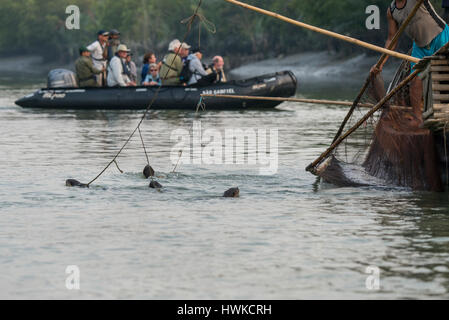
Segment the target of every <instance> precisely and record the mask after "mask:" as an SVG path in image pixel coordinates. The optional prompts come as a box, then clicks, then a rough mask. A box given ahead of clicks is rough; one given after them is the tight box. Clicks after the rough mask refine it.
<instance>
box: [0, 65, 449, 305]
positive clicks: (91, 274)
mask: <svg viewBox="0 0 449 320" xmlns="http://www.w3.org/2000/svg"><path fill="white" fill-rule="evenodd" d="M254 69H257V70H258V69H259V68H258V67H255V68H254ZM254 73H256V71H254ZM332 77H334V76H332ZM300 80H301V79H300ZM334 80H335V79H334ZM362 80H363V79H362ZM338 82H340V84H338ZM355 82H357V81H355ZM44 85H45V84H44V83H43V78H35V79H33V78H31V79H24V80H20V79H15V80H14V81H13V80H12V78H11V77H9V76H8V75H2V76H1V80H0V128H1V129H0V132H1V135H0V146H1V149H0V150H1V158H0V177H1V179H0V288H1V289H0V298H8V299H19V298H30V299H41V298H50V299H56V298H62V299H76V298H82V299H108V298H119V299H311V298H318V299H321V298H326V299H327V298H330V299H334V298H335V299H396V298H413V299H415V298H421V299H427V298H437V299H440V298H446V299H447V298H449V210H448V206H449V197H448V194H447V193H442V194H434V193H422V192H412V191H409V190H404V189H394V188H387V189H386V188H367V187H366V188H338V187H335V186H332V185H329V184H323V183H320V182H318V181H317V180H316V178H315V177H314V176H312V175H311V174H309V173H307V172H306V171H305V170H304V168H305V167H306V166H307V164H309V163H310V162H311V161H312V160H314V159H315V158H316V157H317V156H318V155H319V154H320V153H321V152H322V151H323V150H324V149H325V148H326V147H327V146H328V145H329V143H330V141H331V139H332V137H333V135H334V134H335V131H336V128H337V126H338V125H339V123H340V122H341V120H342V119H343V117H344V115H345V112H346V109H344V108H342V107H335V106H326V105H324V106H323V105H307V104H297V103H284V104H282V105H281V106H280V107H278V108H277V109H276V110H270V111H260V110H259V111H245V112H239V111H222V112H201V113H200V114H198V115H196V114H195V113H194V112H177V111H176V112H175V111H170V112H165V111H153V112H150V115H149V119H147V120H146V121H145V122H144V124H143V126H142V134H143V137H144V139H145V142H146V147H147V150H148V153H149V157H150V162H151V165H152V166H153V168H154V169H155V170H156V172H157V173H156V174H157V176H158V178H157V179H158V181H159V182H160V183H161V184H162V185H164V188H163V189H162V190H161V191H160V192H158V191H156V190H153V189H150V188H148V183H149V181H147V180H145V179H143V177H142V174H141V172H142V169H143V167H144V166H145V164H146V159H145V155H144V153H143V152H142V148H141V144H140V140H139V139H138V136H137V137H135V138H134V139H133V140H132V141H131V143H130V145H129V148H127V149H125V151H124V153H123V155H122V156H120V157H119V159H118V165H119V167H120V168H121V170H123V171H124V173H123V174H122V173H120V172H119V170H118V169H117V168H116V167H115V165H113V166H111V167H110V169H109V170H108V171H106V173H105V175H104V176H102V177H101V178H100V179H99V180H97V181H96V182H95V183H94V184H93V185H92V187H91V188H90V189H80V188H68V187H65V180H66V179H68V178H75V179H78V180H80V181H82V182H88V181H89V180H91V179H92V178H94V177H95V176H96V175H97V174H98V173H99V172H100V170H101V169H103V167H104V166H105V165H106V164H107V163H108V162H109V161H110V160H111V159H112V157H113V156H114V154H115V153H116V152H117V150H118V149H119V148H120V147H121V145H122V144H123V142H124V140H125V139H126V137H127V136H128V135H129V134H130V132H131V131H132V130H133V129H134V128H135V126H136V124H137V122H138V121H139V118H140V116H141V111H74V110H72V111H57V110H25V109H22V108H20V107H17V106H15V105H14V101H15V100H16V99H17V98H19V97H22V96H24V95H26V94H28V93H30V92H32V91H34V90H35V89H37V88H39V87H42V86H44ZM358 86H359V84H352V85H351V86H349V87H348V86H344V89H345V90H342V87H343V86H341V81H329V82H328V83H327V85H325V86H323V85H322V86H319V85H318V83H316V84H315V85H312V86H309V88H308V89H307V86H305V87H304V88H305V89H300V90H299V96H306V97H313V98H321V97H324V98H329V97H339V98H347V99H351V98H353V97H354V96H355V94H356V92H357V89H358ZM194 121H196V122H195V123H196V124H197V125H198V123H201V126H202V129H203V130H206V129H215V130H216V131H218V132H220V133H222V134H223V135H225V132H226V129H230V128H240V129H251V128H253V129H254V130H255V132H257V129H266V130H270V129H276V130H277V135H278V139H277V141H278V152H277V153H272V154H277V156H278V159H277V166H276V168H277V171H276V172H275V174H272V175H262V174H261V170H260V168H261V167H260V166H259V165H245V164H243V165H229V164H228V165H227V164H221V165H205V164H180V165H179V166H178V167H177V169H176V172H175V173H172V170H173V168H174V164H173V161H172V160H170V152H172V151H173V150H174V151H173V152H175V151H177V149H176V147H175V144H176V141H173V140H172V139H171V135H172V133H173V132H174V130H179V129H184V130H187V131H188V130H191V128H192V125H193V123H194ZM203 132H204V131H203ZM270 146H271V144H270ZM175 153H176V152H175ZM237 186H238V187H239V188H240V198H232V199H229V198H222V197H221V195H222V194H223V192H224V191H225V190H226V189H228V188H230V187H237ZM68 266H76V268H77V270H78V271H79V276H80V277H79V280H80V282H79V283H80V289H79V290H69V289H68V288H67V286H66V280H67V278H68V277H69V276H71V275H73V274H71V273H66V269H67V267H68ZM377 270H378V271H379V277H378V279H379V288H377V287H376V281H375V279H376V278H377ZM68 271H70V270H68ZM373 279H374V281H372V280H373ZM373 284H374V285H373ZM69 287H70V286H69Z"/></svg>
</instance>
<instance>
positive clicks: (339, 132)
mask: <svg viewBox="0 0 449 320" xmlns="http://www.w3.org/2000/svg"><path fill="white" fill-rule="evenodd" d="M423 2H424V0H420V1H418V2H417V3H416V5H415V7H414V8H413V10H412V12H410V14H409V16H408V17H407V19H406V20H405V21H404V22H403V23H402V24H401V27H400V28H399V30H398V31H397V32H396V34H395V35H394V37H393V39H391V42H390V45H389V46H388V49H389V50H390V49H392V48H393V47H394V45H395V44H396V42H398V40H399V37H400V36H401V34H402V33H403V32H404V30H405V28H406V27H407V26H408V24H409V23H410V21H411V20H412V18H413V17H414V16H415V14H416V12H417V11H418V9H419V7H420V6H421V4H422V3H423ZM386 58H387V54H385V53H383V54H382V56H381V57H380V59H379V61H377V64H376V68H379V67H380V65H381V64H382V63H383V62H384V61H385V59H386ZM370 80H371V74H369V75H368V77H367V78H366V80H365V83H364V84H363V87H362V89H361V90H360V92H359V94H358V95H357V97H356V98H355V100H354V104H353V105H352V107H351V109H349V111H348V114H347V115H346V117H345V118H344V119H343V122H342V123H341V125H340V128H338V131H337V133H336V135H335V137H334V140H332V143H334V142H335V141H336V140H337V139H338V137H339V136H340V135H341V133H342V132H343V130H344V128H345V126H346V123H347V122H348V121H349V119H350V118H351V116H352V114H353V112H354V110H355V108H356V107H357V106H358V104H359V102H360V99H362V96H363V94H364V93H365V91H366V89H367V88H368V86H369V84H370Z"/></svg>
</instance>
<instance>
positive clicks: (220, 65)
mask: <svg viewBox="0 0 449 320" xmlns="http://www.w3.org/2000/svg"><path fill="white" fill-rule="evenodd" d="M209 73H215V74H216V77H215V79H214V83H221V82H227V79H226V75H225V72H224V60H223V57H222V56H215V57H213V58H212V66H211V68H210V69H209Z"/></svg>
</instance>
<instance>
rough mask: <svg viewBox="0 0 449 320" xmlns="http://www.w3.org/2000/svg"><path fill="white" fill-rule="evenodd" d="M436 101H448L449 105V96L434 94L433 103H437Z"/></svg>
mask: <svg viewBox="0 0 449 320" xmlns="http://www.w3.org/2000/svg"><path fill="white" fill-rule="evenodd" d="M435 100H443V101H444V100H448V103H449V94H441V93H434V94H433V101H434V102H435Z"/></svg>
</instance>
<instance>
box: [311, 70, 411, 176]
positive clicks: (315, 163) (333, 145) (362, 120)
mask: <svg viewBox="0 0 449 320" xmlns="http://www.w3.org/2000/svg"><path fill="white" fill-rule="evenodd" d="M418 73H419V71H418V70H415V71H413V73H411V74H410V75H409V76H408V77H407V78H405V79H404V80H402V82H401V83H399V84H398V85H397V86H396V87H395V88H394V89H393V90H392V91H390V93H389V94H387V95H386V96H385V97H384V98H383V99H382V100H381V101H379V103H377V104H376V105H375V106H374V107H373V108H372V109H371V110H370V111H368V113H366V114H365V115H364V116H363V117H362V118H361V119H360V120H359V121H358V122H357V123H356V124H355V125H354V126H353V127H352V128H351V129H349V130H348V131H346V133H345V134H343V135H342V136H340V137H339V138H338V139H337V140H336V141H335V142H334V143H332V145H331V146H330V147H329V148H328V149H327V150H326V151H325V152H323V153H322V154H321V155H320V156H319V157H318V158H317V159H316V160H315V161H313V162H312V163H311V164H309V165H308V166H307V168H306V170H307V171H309V172H312V173H314V174H315V173H316V166H317V165H318V164H319V163H321V161H323V159H325V158H327V157H328V156H329V154H330V153H331V152H332V151H333V150H334V149H335V148H336V147H338V146H339V145H340V143H342V142H343V141H344V140H345V139H346V138H347V137H348V136H349V135H350V134H352V133H353V132H354V131H355V130H357V129H358V128H359V127H360V126H361V125H362V124H363V123H364V122H365V121H366V120H368V119H369V117H371V116H372V115H373V114H374V113H375V112H376V111H377V110H379V109H380V108H382V106H383V105H384V104H385V103H386V102H387V101H388V100H389V99H391V97H392V96H393V95H395V94H396V92H398V91H399V90H400V89H402V87H404V86H405V85H407V84H408V83H409V82H410V81H412V80H413V79H414V78H415V77H416V76H417V75H418Z"/></svg>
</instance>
